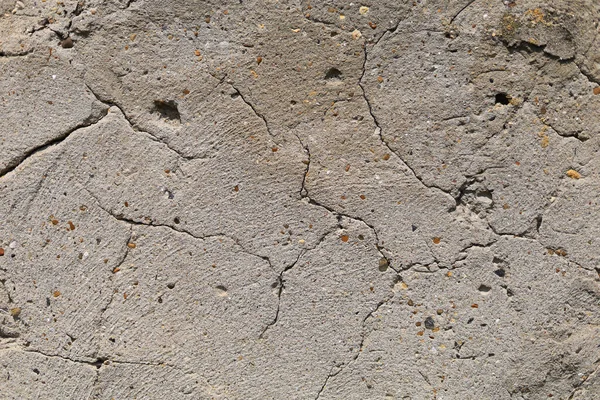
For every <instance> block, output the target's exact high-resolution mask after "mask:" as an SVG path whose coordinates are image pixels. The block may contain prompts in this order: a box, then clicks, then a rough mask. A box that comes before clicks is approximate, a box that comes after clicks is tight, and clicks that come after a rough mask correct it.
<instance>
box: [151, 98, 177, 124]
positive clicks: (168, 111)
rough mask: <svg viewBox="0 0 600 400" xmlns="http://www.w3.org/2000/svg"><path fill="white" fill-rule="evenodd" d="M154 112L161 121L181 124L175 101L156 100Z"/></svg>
mask: <svg viewBox="0 0 600 400" xmlns="http://www.w3.org/2000/svg"><path fill="white" fill-rule="evenodd" d="M152 112H153V113H155V114H158V115H159V117H160V118H161V119H164V120H167V121H171V122H177V123H181V116H180V115H179V110H178V109H177V103H175V102H174V101H173V100H164V101H163V100H155V101H154V107H153V108H152Z"/></svg>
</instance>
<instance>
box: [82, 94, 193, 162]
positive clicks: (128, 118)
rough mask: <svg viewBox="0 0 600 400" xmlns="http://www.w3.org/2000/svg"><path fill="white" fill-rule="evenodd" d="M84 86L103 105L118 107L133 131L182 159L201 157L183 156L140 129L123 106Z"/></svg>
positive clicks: (162, 141) (188, 159) (164, 142)
mask: <svg viewBox="0 0 600 400" xmlns="http://www.w3.org/2000/svg"><path fill="white" fill-rule="evenodd" d="M85 86H86V87H87V89H88V90H89V91H90V93H91V94H92V95H93V96H94V98H95V99H96V100H97V101H99V102H100V103H102V104H104V105H105V106H108V107H109V108H110V107H116V108H118V109H119V111H120V112H121V114H122V115H123V118H124V119H125V120H126V121H127V122H128V123H129V126H130V127H131V129H132V130H133V131H134V132H140V133H144V134H146V135H147V137H148V138H149V139H150V140H152V141H154V142H157V143H161V144H163V145H165V146H166V148H167V149H169V150H170V151H172V152H173V153H175V154H177V156H178V157H180V158H182V159H184V160H186V161H191V160H197V159H200V158H201V157H189V156H185V155H183V154H182V153H181V152H180V151H178V150H176V149H174V148H173V147H171V146H170V145H169V143H168V142H166V141H164V140H161V139H160V138H159V137H157V136H156V135H154V134H152V133H150V132H147V131H143V130H141V129H140V128H139V127H138V126H137V124H135V123H134V122H133V121H132V120H131V118H130V117H129V116H128V115H127V114H126V113H125V110H123V107H121V105H119V104H118V103H115V102H113V101H110V100H107V99H102V98H100V96H98V95H97V94H96V93H95V92H94V91H93V90H92V88H91V87H90V86H89V85H88V84H87V83H85Z"/></svg>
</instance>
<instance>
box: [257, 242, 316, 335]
mask: <svg viewBox="0 0 600 400" xmlns="http://www.w3.org/2000/svg"><path fill="white" fill-rule="evenodd" d="M304 253H305V252H301V253H300V254H298V257H297V258H296V260H295V261H294V262H293V263H291V264H290V265H288V266H287V267H285V268H284V269H283V270H282V271H281V272H280V273H279V277H278V278H277V282H278V286H279V288H278V292H277V309H276V311H275V317H274V318H273V321H271V322H270V323H268V324H267V325H266V326H265V327H264V329H263V331H262V332H261V333H260V335H258V338H259V339H262V338H263V337H264V336H265V334H266V333H267V331H268V330H269V329H270V328H271V327H272V326H274V325H275V324H277V321H278V320H279V308H280V306H281V294H282V293H283V289H285V279H284V278H283V274H285V273H286V272H287V271H289V270H291V269H292V268H294V266H295V265H296V264H297V263H298V260H300V257H302V255H304Z"/></svg>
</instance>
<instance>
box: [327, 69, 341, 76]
mask: <svg viewBox="0 0 600 400" xmlns="http://www.w3.org/2000/svg"><path fill="white" fill-rule="evenodd" d="M325 79H342V71H340V70H339V69H337V68H330V69H329V71H327V73H326V74H325Z"/></svg>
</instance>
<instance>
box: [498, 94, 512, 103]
mask: <svg viewBox="0 0 600 400" xmlns="http://www.w3.org/2000/svg"><path fill="white" fill-rule="evenodd" d="M511 98H512V97H511V96H509V95H508V94H506V93H498V94H496V104H503V105H507V104H510V99H511Z"/></svg>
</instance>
